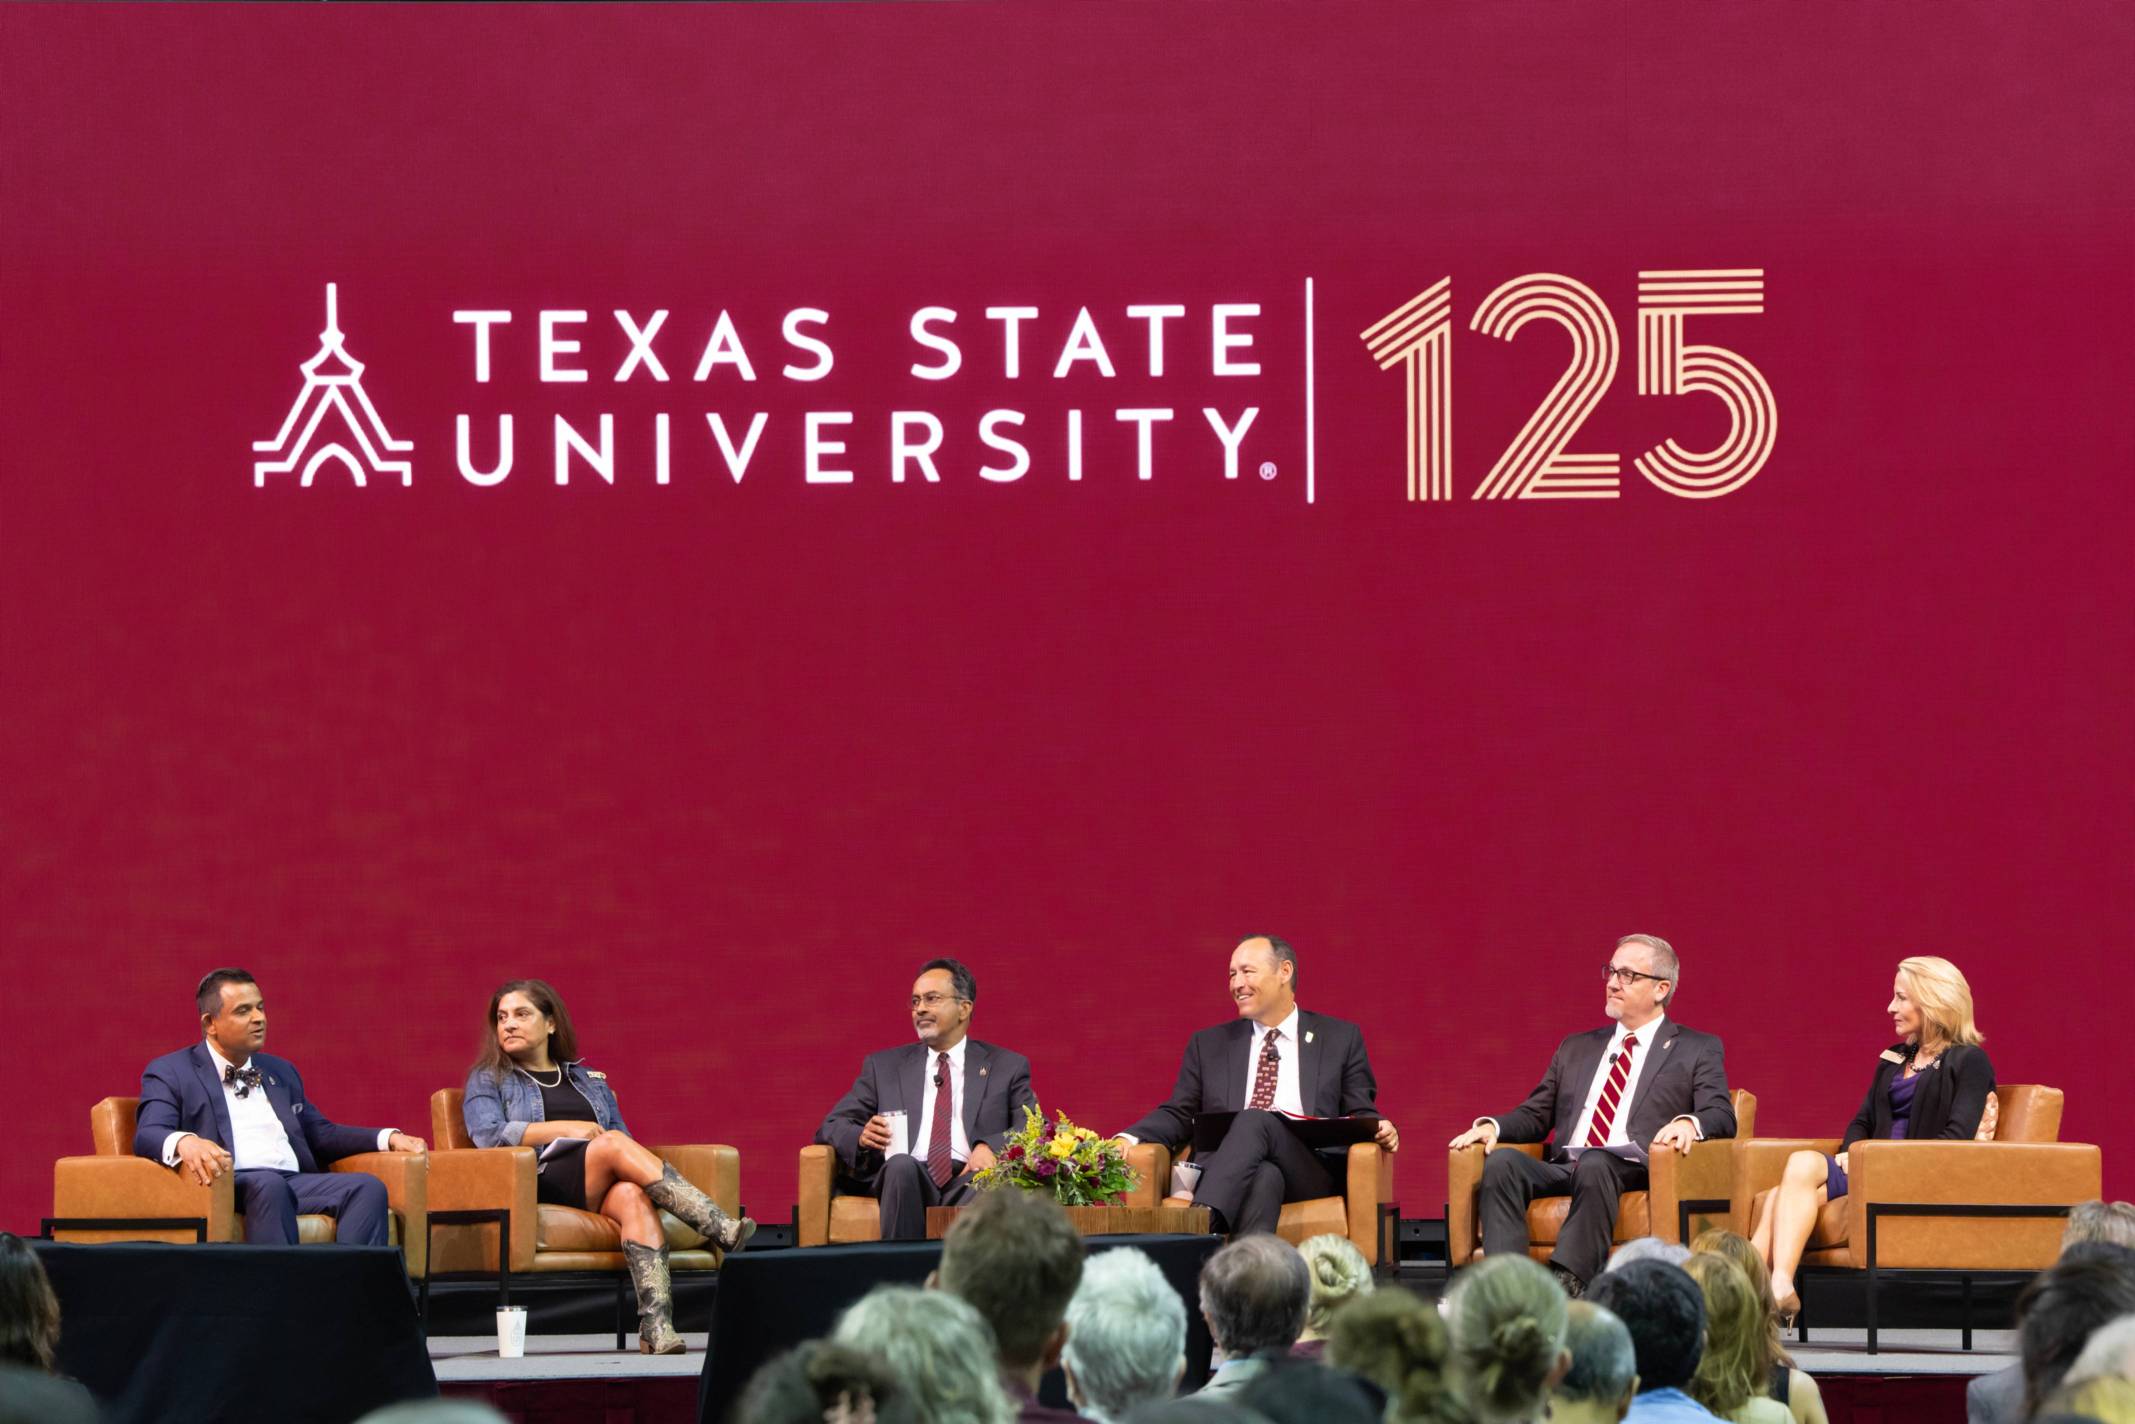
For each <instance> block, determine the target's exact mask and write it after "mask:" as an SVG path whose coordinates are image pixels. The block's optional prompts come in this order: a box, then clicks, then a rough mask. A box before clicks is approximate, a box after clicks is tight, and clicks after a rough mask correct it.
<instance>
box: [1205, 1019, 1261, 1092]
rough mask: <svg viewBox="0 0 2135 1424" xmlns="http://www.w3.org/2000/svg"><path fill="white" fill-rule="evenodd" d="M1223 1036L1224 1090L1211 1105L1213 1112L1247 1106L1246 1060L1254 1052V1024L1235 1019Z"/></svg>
mask: <svg viewBox="0 0 2135 1424" xmlns="http://www.w3.org/2000/svg"><path fill="white" fill-rule="evenodd" d="M1229 1028H1230V1031H1229V1032H1228V1033H1226V1034H1225V1035H1224V1038H1223V1091H1222V1092H1221V1093H1220V1094H1218V1095H1217V1097H1216V1100H1215V1101H1214V1102H1213V1103H1211V1104H1210V1105H1209V1111H1211V1112H1238V1111H1240V1110H1242V1109H1243V1108H1244V1107H1245V1103H1246V1100H1245V1071H1246V1060H1247V1059H1248V1058H1250V1057H1251V1056H1252V1053H1253V1025H1252V1024H1251V1023H1249V1022H1248V1021H1246V1020H1245V1019H1236V1020H1233V1021H1232V1023H1231V1024H1230V1026H1229Z"/></svg>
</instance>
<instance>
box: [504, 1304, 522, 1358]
mask: <svg viewBox="0 0 2135 1424" xmlns="http://www.w3.org/2000/svg"><path fill="white" fill-rule="evenodd" d="M525 1353H526V1307H525V1306H523V1305H506V1306H501V1307H499V1308H498V1310H497V1358H498V1359H500V1360H516V1359H518V1358H519V1357H520V1356H522V1355H524V1354H525Z"/></svg>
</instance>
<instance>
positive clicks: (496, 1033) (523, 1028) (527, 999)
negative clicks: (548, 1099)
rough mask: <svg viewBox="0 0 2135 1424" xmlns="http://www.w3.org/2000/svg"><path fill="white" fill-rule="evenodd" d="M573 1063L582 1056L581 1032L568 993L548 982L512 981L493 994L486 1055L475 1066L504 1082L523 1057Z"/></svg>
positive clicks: (486, 1028)
mask: <svg viewBox="0 0 2135 1424" xmlns="http://www.w3.org/2000/svg"><path fill="white" fill-rule="evenodd" d="M544 1056H546V1057H547V1059H548V1061H549V1062H551V1063H571V1062H575V1061H576V1060H577V1058H578V1031H577V1030H576V1029H574V1028H572V1027H571V1011H570V1010H569V1009H566V1008H565V1007H564V1006H563V995H561V994H559V993H557V992H556V990H555V988H554V987H553V986H552V985H550V984H549V982H548V981H547V980H545V979H512V980H507V981H506V982H505V983H502V984H499V985H498V986H497V992H495V993H494V994H491V995H490V996H489V1017H488V1018H487V1019H486V1020H485V1021H484V1023H483V1028H482V1053H481V1056H480V1057H479V1058H477V1059H476V1060H475V1067H476V1068H479V1069H487V1070H488V1072H489V1076H490V1077H492V1078H496V1079H499V1080H501V1079H502V1078H503V1077H504V1076H505V1075H506V1074H508V1073H510V1072H511V1071H512V1064H514V1063H515V1062H518V1061H520V1060H522V1059H531V1060H533V1061H534V1062H536V1063H538V1062H540V1061H541V1060H542V1058H543V1057H544Z"/></svg>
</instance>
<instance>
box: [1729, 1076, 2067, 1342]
mask: <svg viewBox="0 0 2135 1424" xmlns="http://www.w3.org/2000/svg"><path fill="white" fill-rule="evenodd" d="M1994 1095H1995V1097H1996V1098H1997V1099H1998V1100H1999V1106H2000V1120H1999V1122H1998V1124H1997V1125H1996V1128H1995V1135H1994V1138H1993V1140H1992V1141H1987V1142H1979V1141H1972V1142H1964V1141H1945V1140H1924V1141H1919V1142H1906V1141H1896V1142H1891V1141H1876V1140H1869V1141H1862V1142H1856V1143H1854V1144H1853V1147H1852V1149H1851V1150H1850V1151H1849V1152H1848V1154H1847V1159H1846V1161H1847V1173H1846V1177H1847V1190H1846V1195H1845V1196H1843V1197H1841V1198H1839V1199H1838V1200H1837V1201H1835V1202H1828V1203H1826V1204H1825V1206H1824V1208H1823V1210H1822V1211H1820V1212H1819V1213H1818V1214H1817V1218H1816V1225H1815V1227H1814V1228H1813V1229H1812V1230H1811V1231H1810V1233H1809V1245H1808V1250H1807V1251H1806V1252H1804V1253H1803V1255H1802V1261H1801V1263H1802V1267H1803V1272H1804V1274H1808V1273H1810V1272H1815V1271H1822V1270H1845V1271H1864V1272H1866V1273H1867V1275H1868V1281H1869V1290H1868V1348H1869V1349H1870V1350H1871V1351H1873V1350H1874V1349H1875V1347H1876V1277H1877V1273H1878V1272H1879V1271H1891V1270H1901V1271H1920V1270H1928V1271H1948V1272H1954V1273H1958V1274H1962V1275H1972V1274H1987V1273H1990V1272H1996V1271H2020V1272H2027V1273H2028V1272H2032V1271H2039V1270H2044V1269H2045V1268H2046V1267H2048V1266H2050V1265H2052V1264H2053V1263H2054V1260H2055V1258H2056V1257H2057V1256H2059V1254H2060V1250H2061V1234H2062V1232H2063V1231H2064V1230H2066V1228H2067V1222H2066V1220H2065V1218H2066V1217H2067V1215H2068V1208H2069V1207H2072V1206H2074V1205H2076V1204H2077V1203H2079V1202H2086V1201H2091V1200H2093V1199H2094V1198H2096V1197H2098V1196H2099V1195H2100V1192H2101V1188H2102V1185H2103V1178H2102V1173H2103V1161H2102V1157H2101V1154H2100V1152H2099V1150H2098V1148H2096V1147H2094V1146H2089V1145H2086V1144H2081V1143H2074V1142H2061V1141H2059V1140H2058V1139H2059V1138H2060V1135H2061V1106H2062V1093H2061V1090H2060V1089H2059V1088H2049V1087H2044V1086H2042V1085H2039V1084H2035V1083H2009V1084H2004V1085H2002V1086H2000V1087H1998V1088H1996V1089H1995V1090H1994ZM1838 1150H1839V1139H1838V1138H1835V1137H1769V1138H1763V1139H1760V1140H1758V1141H1755V1142H1739V1143H1737V1144H1736V1145H1735V1174H1734V1192H1733V1210H1732V1215H1733V1223H1734V1228H1735V1230H1737V1231H1739V1232H1741V1233H1743V1234H1744V1235H1748V1234H1749V1232H1750V1229H1751V1227H1752V1226H1754V1225H1755V1223H1756V1220H1757V1217H1758V1215H1759V1214H1760V1213H1761V1212H1762V1211H1763V1210H1764V1209H1765V1207H1766V1205H1767V1198H1768V1197H1769V1196H1770V1195H1771V1192H1772V1189H1773V1188H1774V1187H1776V1186H1777V1185H1778V1183H1779V1179H1780V1177H1781V1175H1782V1174H1783V1173H1784V1172H1785V1170H1786V1164H1787V1158H1788V1157H1789V1156H1791V1155H1793V1154H1794V1153H1796V1152H1801V1151H1809V1152H1822V1153H1826V1154H1829V1153H1835V1152H1837V1151H1838ZM2027 1207H2032V1208H2038V1209H2039V1210H2038V1211H2037V1212H2036V1213H2035V1214H2030V1213H2027V1214H2022V1215H2012V1214H2010V1213H2012V1212H2020V1211H2022V1209H2024V1208H2027ZM1807 1318H1808V1313H1807V1311H1806V1310H1805V1311H1804V1312H1803V1314H1802V1320H1803V1321H1804V1322H1806V1320H1807ZM1970 1333H1971V1332H1970V1327H1969V1326H1967V1327H1966V1336H1967V1340H1966V1345H1967V1348H1969V1346H1970V1339H1969V1336H1970Z"/></svg>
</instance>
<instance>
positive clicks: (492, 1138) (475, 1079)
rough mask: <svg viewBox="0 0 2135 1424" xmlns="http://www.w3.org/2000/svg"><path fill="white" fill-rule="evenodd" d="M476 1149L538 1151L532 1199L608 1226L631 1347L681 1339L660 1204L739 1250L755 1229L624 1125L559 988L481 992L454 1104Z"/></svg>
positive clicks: (518, 986)
mask: <svg viewBox="0 0 2135 1424" xmlns="http://www.w3.org/2000/svg"><path fill="white" fill-rule="evenodd" d="M462 1111H463V1112H464V1113H465V1115H466V1118H467V1135H468V1136H469V1137H471V1138H473V1139H474V1144H475V1146H477V1147H500V1146H502V1147H515V1146H520V1145H524V1146H527V1147H534V1148H538V1149H540V1163H541V1165H540V1172H539V1175H538V1177H537V1179H536V1183H535V1195H536V1197H537V1199H538V1200H540V1201H544V1202H551V1203H554V1204H556V1205H558V1206H569V1207H576V1208H578V1209H579V1210H580V1211H596V1212H599V1213H600V1214H601V1215H602V1216H605V1217H607V1218H608V1219H609V1220H610V1221H613V1222H614V1223H615V1224H616V1227H617V1229H618V1230H619V1231H620V1232H621V1234H622V1238H623V1257H624V1259H625V1260H626V1261H628V1262H629V1263H630V1278H631V1283H632V1284H633V1285H635V1286H636V1287H637V1295H638V1348H639V1349H640V1350H641V1351H643V1352H644V1353H646V1354H648V1355H672V1354H678V1353H680V1352H681V1351H682V1350H684V1349H685V1348H686V1346H685V1345H684V1343H683V1340H682V1337H681V1336H680V1335H679V1334H677V1333H676V1332H675V1325H674V1291H673V1288H672V1286H671V1284H670V1282H669V1280H668V1273H667V1237H666V1234H665V1233H664V1232H663V1231H662V1230H661V1229H660V1216H659V1212H658V1211H656V1210H654V1208H656V1207H665V1208H666V1209H667V1210H668V1211H669V1212H672V1213H673V1214H674V1215H675V1216H676V1217H677V1218H679V1219H680V1220H681V1221H683V1222H685V1223H687V1224H688V1225H689V1227H690V1228H691V1229H692V1230H693V1231H695V1232H697V1234H698V1235H700V1236H702V1237H704V1238H705V1239H706V1240H708V1241H711V1242H713V1243H714V1244H716V1245H718V1246H719V1247H720V1248H721V1249H722V1250H725V1251H738V1250H740V1249H741V1248H742V1246H743V1245H744V1244H745V1243H746V1242H747V1241H748V1239H749V1237H750V1235H751V1234H752V1233H753V1232H754V1231H755V1230H756V1223H755V1222H753V1221H751V1220H749V1218H747V1217H742V1218H741V1219H740V1220H738V1221H737V1220H735V1219H734V1218H733V1217H730V1216H728V1215H727V1214H726V1213H725V1212H723V1211H721V1210H720V1209H719V1207H718V1206H717V1205H716V1204H715V1203H714V1202H713V1201H712V1199H711V1198H710V1197H708V1196H706V1195H705V1194H704V1193H703V1192H701V1191H699V1190H698V1189H697V1188H696V1187H695V1186H694V1185H693V1184H692V1183H690V1182H689V1181H688V1180H687V1179H686V1178H684V1177H683V1176H682V1174H681V1173H679V1172H677V1171H676V1170H675V1169H674V1168H673V1167H672V1166H670V1165H669V1164H668V1163H666V1162H663V1161H661V1160H660V1158H659V1156H658V1155H657V1154H656V1153H654V1152H653V1151H652V1150H651V1149H650V1148H647V1147H642V1146H640V1145H639V1144H638V1142H637V1141H636V1139H634V1138H632V1137H631V1136H630V1134H629V1132H628V1130H627V1129H626V1128H625V1127H624V1126H623V1114H622V1112H621V1110H620V1109H619V1108H617V1106H616V1102H615V1094H614V1093H613V1092H612V1091H610V1089H609V1087H608V1077H607V1075H606V1074H605V1073H595V1072H591V1071H589V1070H588V1069H587V1068H586V1066H585V1064H584V1063H583V1062H582V1061H581V1060H580V1059H579V1057H578V1035H577V1033H576V1032H575V1031H574V1030H573V1029H572V1027H571V1015H570V1012H569V1011H568V1010H566V1009H565V1008H564V1006H563V999H562V997H561V996H559V995H558V994H557V992H556V991H555V990H554V989H552V988H550V987H549V986H548V985H547V984H545V983H543V982H542V981H541V980H539V979H514V980H512V981H511V982H510V983H508V984H506V985H504V986H503V987H502V988H500V989H498V990H497V992H496V993H494V994H492V995H490V996H489V1033H488V1037H487V1039H486V1040H485V1042H484V1045H483V1049H482V1056H481V1059H480V1060H479V1061H478V1062H476V1064H475V1065H474V1067H473V1068H472V1069H471V1070H469V1072H468V1074H467V1093H466V1098H465V1101H464V1103H463V1105H462Z"/></svg>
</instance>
